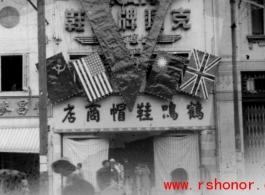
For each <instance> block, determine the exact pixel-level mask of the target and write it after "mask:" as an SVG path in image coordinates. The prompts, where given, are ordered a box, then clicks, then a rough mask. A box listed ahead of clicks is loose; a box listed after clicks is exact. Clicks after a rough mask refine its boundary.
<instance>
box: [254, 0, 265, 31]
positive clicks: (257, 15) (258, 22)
mask: <svg viewBox="0 0 265 195" xmlns="http://www.w3.org/2000/svg"><path fill="white" fill-rule="evenodd" d="M255 2H256V3H258V4H261V5H263V0H255ZM263 10H264V9H262V8H260V7H257V6H255V5H251V17H252V34H253V35H263V34H264V13H263Z"/></svg>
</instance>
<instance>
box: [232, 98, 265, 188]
mask: <svg viewBox="0 0 265 195" xmlns="http://www.w3.org/2000/svg"><path fill="white" fill-rule="evenodd" d="M243 113H244V118H243V121H244V139H245V141H244V144H245V168H246V175H247V176H248V179H249V181H254V182H255V185H257V186H258V185H259V184H260V185H261V186H262V185H264V180H265V169H264V162H265V131H264V124H265V104H264V103H258V102H256V103H244V104H243ZM236 140H237V142H236V143H237V144H239V145H240V137H239V136H237V138H236Z"/></svg>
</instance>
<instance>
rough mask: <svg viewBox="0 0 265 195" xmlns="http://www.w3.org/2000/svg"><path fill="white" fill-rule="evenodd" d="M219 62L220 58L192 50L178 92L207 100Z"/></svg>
mask: <svg viewBox="0 0 265 195" xmlns="http://www.w3.org/2000/svg"><path fill="white" fill-rule="evenodd" d="M220 61H221V58H218V57H215V56H213V55H210V54H208V53H205V52H201V51H198V50H195V49H194V50H193V54H192V56H191V60H190V62H189V64H188V67H187V69H186V72H185V76H184V79H183V82H182V85H181V86H180V90H181V91H183V92H186V93H189V94H191V95H194V96H199V97H202V96H203V97H204V99H208V96H209V94H208V91H210V90H211V86H212V84H213V82H214V80H215V75H216V72H217V68H218V67H217V65H218V64H219V62H220Z"/></svg>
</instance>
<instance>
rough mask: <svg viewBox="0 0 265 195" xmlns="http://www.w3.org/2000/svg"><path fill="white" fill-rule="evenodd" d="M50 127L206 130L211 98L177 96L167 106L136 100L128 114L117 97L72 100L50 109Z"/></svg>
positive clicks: (146, 98) (210, 122)
mask: <svg viewBox="0 0 265 195" xmlns="http://www.w3.org/2000/svg"><path fill="white" fill-rule="evenodd" d="M52 123H53V124H54V125H53V127H54V128H55V131H56V130H57V132H60V131H61V132H63V131H65V130H68V132H71V131H74V130H75V129H76V130H77V129H79V130H77V131H80V132H82V131H84V132H89V131H100V130H103V131H104V130H106V129H109V130H110V131H111V129H112V130H113V131H116V130H117V131H123V129H124V130H125V128H126V129H129V130H132V131H134V130H141V129H142V130H151V131H153V130H159V129H161V130H170V129H191V130H196V129H198V130H200V129H207V128H210V127H211V128H213V126H214V109H213V98H212V95H211V96H210V97H209V99H208V100H203V99H199V98H193V97H189V96H185V95H183V96H182V95H178V96H175V97H174V98H173V100H172V101H171V102H169V101H167V100H161V99H158V98H154V97H152V96H139V97H138V98H137V101H136V104H135V106H134V109H133V111H132V112H129V111H128V109H127V108H126V105H125V104H124V103H123V101H122V99H121V97H119V96H110V97H107V98H104V99H102V100H100V101H98V102H96V103H94V104H90V103H88V102H87V101H86V100H85V98H81V97H79V98H72V99H69V100H67V101H64V102H62V103H60V104H56V105H55V106H54V118H53V121H52ZM65 132H67V131H65Z"/></svg>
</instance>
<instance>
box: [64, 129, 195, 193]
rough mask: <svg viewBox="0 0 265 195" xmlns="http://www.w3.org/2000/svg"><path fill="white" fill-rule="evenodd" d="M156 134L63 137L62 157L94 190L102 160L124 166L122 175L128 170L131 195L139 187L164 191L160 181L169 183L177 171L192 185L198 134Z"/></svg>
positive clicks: (193, 183) (193, 184) (125, 133)
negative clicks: (80, 167) (79, 169)
mask: <svg viewBox="0 0 265 195" xmlns="http://www.w3.org/2000/svg"><path fill="white" fill-rule="evenodd" d="M161 133H162V132H161ZM156 135H157V136H154V134H152V133H150V132H145V133H144V132H142V133H138V132H137V133H127V132H122V133H112V134H104V135H103V134H102V135H100V137H98V138H93V137H89V136H87V138H85V137H83V138H82V136H79V137H78V138H70V137H68V138H67V137H64V139H63V156H65V157H68V158H69V159H70V160H71V161H72V163H73V164H75V165H77V163H82V165H83V171H84V175H85V179H86V180H87V181H89V182H90V183H91V184H93V186H95V188H96V189H98V187H97V182H96V171H97V170H99V169H100V168H101V167H102V165H101V162H102V161H103V160H110V159H114V160H115V161H116V162H119V163H121V164H122V165H124V170H125V172H126V171H128V170H129V172H130V174H131V175H132V177H131V178H132V181H131V185H130V186H132V187H133V189H132V190H133V194H137V189H139V186H142V185H144V186H145V188H147V189H150V190H155V191H164V183H163V182H166V181H171V173H172V172H173V171H174V170H176V169H177V168H183V169H185V170H186V171H187V173H188V177H189V182H190V185H191V186H196V185H197V182H198V178H199V169H198V167H199V152H198V134H195V133H182V134H181V135H180V134H178V133H175V132H174V134H166V135H164V134H159V135H158V134H157V133H156ZM98 136H99V135H98ZM75 137H77V136H75ZM126 162H128V164H127V163H126Z"/></svg>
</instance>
